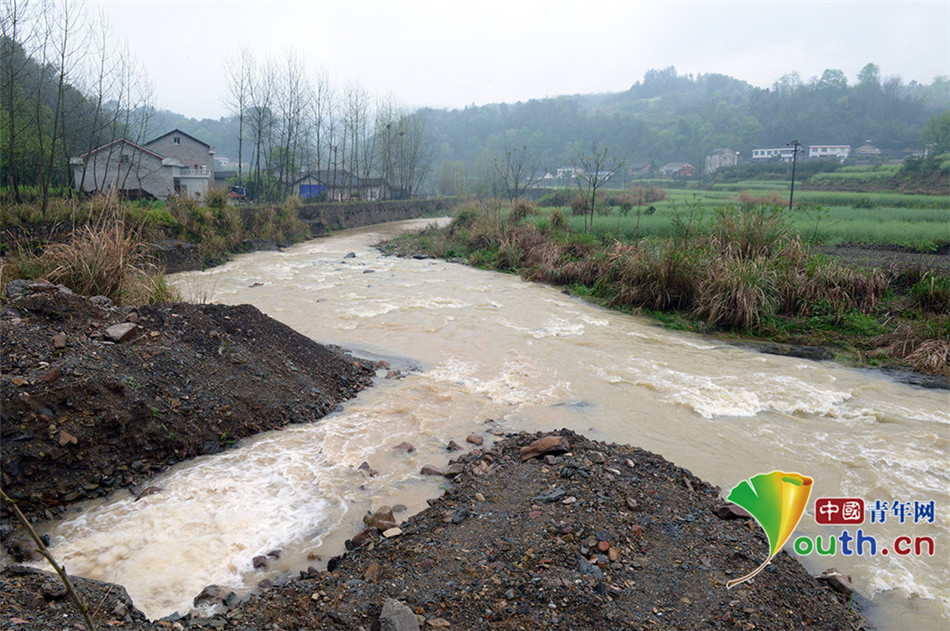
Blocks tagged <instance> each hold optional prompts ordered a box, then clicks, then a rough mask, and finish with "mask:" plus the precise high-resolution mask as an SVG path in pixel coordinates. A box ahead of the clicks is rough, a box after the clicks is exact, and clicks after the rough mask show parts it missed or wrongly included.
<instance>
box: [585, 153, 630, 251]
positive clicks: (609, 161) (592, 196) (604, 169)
mask: <svg viewBox="0 0 950 631" xmlns="http://www.w3.org/2000/svg"><path fill="white" fill-rule="evenodd" d="M623 163H624V161H623V160H619V159H616V158H610V157H609V156H608V152H607V147H604V148H603V149H598V148H597V143H594V144H593V145H591V149H590V152H585V151H578V152H577V156H576V161H575V163H574V167H575V169H577V168H579V169H580V172H579V173H577V186H578V187H579V188H580V189H581V190H582V191H584V199H585V200H586V204H587V211H588V213H589V221H587V222H586V223H587V231H588V232H590V231H591V228H592V227H593V225H594V207H595V206H596V203H597V191H598V189H600V188H601V187H602V186H603V185H604V184H606V183H607V180H609V179H610V178H611V177H613V175H614V173H615V172H617V171H619V170H620V169H621V168H623Z"/></svg>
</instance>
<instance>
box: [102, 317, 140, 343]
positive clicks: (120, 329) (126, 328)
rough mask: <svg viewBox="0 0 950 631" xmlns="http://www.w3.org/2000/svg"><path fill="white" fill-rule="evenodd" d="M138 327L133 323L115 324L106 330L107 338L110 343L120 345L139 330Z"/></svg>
mask: <svg viewBox="0 0 950 631" xmlns="http://www.w3.org/2000/svg"><path fill="white" fill-rule="evenodd" d="M138 328H139V327H138V325H137V324H133V323H132V322H123V323H122V324H113V325H112V326H110V327H109V328H108V329H106V332H105V336H106V339H107V340H109V341H110V342H115V343H116V344H119V343H121V342H124V341H126V340H127V339H129V338H130V337H132V335H134V334H135V332H136V331H137V330H138Z"/></svg>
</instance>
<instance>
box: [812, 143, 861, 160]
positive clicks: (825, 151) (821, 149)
mask: <svg viewBox="0 0 950 631" xmlns="http://www.w3.org/2000/svg"><path fill="white" fill-rule="evenodd" d="M850 155H851V145H809V146H808V158H809V159H823V158H835V159H837V160H838V161H839V162H844V161H845V160H847V159H848V156H850Z"/></svg>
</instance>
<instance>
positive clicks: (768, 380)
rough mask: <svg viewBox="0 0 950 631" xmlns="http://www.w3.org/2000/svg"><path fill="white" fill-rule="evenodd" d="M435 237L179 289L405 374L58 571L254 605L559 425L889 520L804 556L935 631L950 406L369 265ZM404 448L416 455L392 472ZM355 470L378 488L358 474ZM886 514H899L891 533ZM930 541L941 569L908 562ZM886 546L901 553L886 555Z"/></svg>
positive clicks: (76, 531) (250, 449) (710, 476)
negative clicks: (270, 584) (458, 472)
mask: <svg viewBox="0 0 950 631" xmlns="http://www.w3.org/2000/svg"><path fill="white" fill-rule="evenodd" d="M425 223H426V221H416V222H402V223H399V224H387V225H384V226H375V227H370V228H364V229H359V230H354V231H347V232H341V233H339V234H337V235H334V236H333V237H331V238H326V239H320V240H315V241H311V242H307V243H304V244H301V245H298V246H295V247H293V248H290V249H287V250H285V251H282V252H259V253H254V254H248V255H242V256H240V257H237V258H236V259H235V260H234V261H232V262H231V263H228V264H226V265H224V266H221V267H219V268H215V269H213V270H209V271H207V272H193V273H185V274H178V275H175V276H173V277H172V281H173V282H174V284H175V286H176V287H177V288H178V289H179V290H180V291H181V292H182V293H183V294H184V296H185V297H186V298H188V297H190V298H193V299H204V300H208V299H210V300H213V301H216V302H222V303H228V304H240V303H250V304H253V305H255V306H257V307H258V308H260V309H261V310H262V311H264V312H265V313H267V314H268V315H270V316H272V317H274V318H276V319H278V320H280V321H282V322H284V323H286V324H288V325H290V326H292V327H293V328H295V329H297V330H298V331H301V332H302V333H304V334H306V335H308V336H310V337H312V338H313V339H315V340H317V341H320V342H323V343H330V344H337V345H340V346H342V347H345V348H348V349H352V350H353V351H354V352H356V353H359V354H362V355H365V356H369V357H374V358H385V359H387V360H388V361H390V363H391V365H392V367H393V369H394V370H395V369H398V370H400V371H401V373H402V375H403V377H402V378H398V379H381V380H380V383H379V385H378V386H377V387H375V388H373V389H370V390H368V391H365V392H363V393H361V394H360V395H359V397H358V398H357V399H355V400H353V401H351V402H350V403H348V404H346V405H345V406H344V408H343V409H342V410H340V411H338V412H336V413H334V414H333V415H331V416H329V417H327V418H326V419H324V420H323V421H322V422H319V423H316V424H313V425H308V426H294V427H290V428H288V429H284V430H282V431H279V432H274V433H270V434H265V435H263V436H259V437H257V438H255V439H252V440H248V441H246V442H245V443H243V444H242V445H240V446H239V447H238V448H236V449H233V450H230V451H228V452H226V453H222V454H218V455H215V456H210V457H204V458H200V459H197V460H195V461H192V462H188V463H183V464H181V465H179V466H178V467H176V468H175V469H173V470H171V471H169V472H168V473H166V474H164V475H163V476H162V477H161V479H160V480H158V481H155V482H154V483H155V484H158V485H160V486H162V487H164V488H165V489H166V492H165V493H162V494H160V495H156V496H154V499H155V501H149V502H145V501H143V502H140V503H138V504H134V505H133V502H132V498H130V497H124V496H116V497H113V498H110V499H109V500H108V501H106V502H99V503H96V504H90V505H88V506H86V507H85V509H84V510H83V511H82V512H80V513H78V514H74V515H71V516H70V518H69V519H68V520H66V521H63V522H60V523H58V524H56V525H55V527H54V528H53V530H52V531H51V534H52V535H53V543H54V548H53V552H54V554H55V555H56V556H57V557H58V558H59V559H60V560H61V561H62V562H63V563H64V564H65V566H66V567H67V568H69V570H70V572H71V573H76V574H80V575H84V576H89V577H93V578H98V579H102V580H107V581H114V582H118V583H121V584H123V585H125V586H126V587H127V588H128V590H129V592H130V594H131V595H132V597H133V599H134V600H135V602H136V604H137V605H138V606H139V607H140V608H141V609H142V610H143V611H145V612H146V614H147V615H149V617H152V618H155V617H161V616H165V615H168V614H170V613H172V612H174V611H179V612H184V611H187V610H188V609H189V608H190V604H191V600H192V598H193V597H194V596H195V595H196V594H197V593H198V592H199V591H200V590H201V589H202V588H203V587H204V586H206V585H208V584H211V583H216V584H219V585H226V586H228V587H229V588H230V589H233V590H235V591H237V592H238V593H244V592H246V591H247V590H249V589H250V586H252V585H256V584H257V582H259V581H260V580H262V579H263V578H266V577H272V576H275V575H279V574H280V573H281V572H292V571H295V570H298V569H301V568H305V567H306V566H307V565H318V566H319V561H318V560H317V558H318V557H320V558H322V559H324V560H325V559H327V558H329V557H330V556H333V555H335V554H339V553H340V551H341V550H342V548H343V543H342V542H343V540H344V539H346V538H348V537H351V536H352V535H353V534H354V533H355V532H356V531H357V530H358V528H359V524H360V523H361V521H360V518H361V516H362V514H363V513H364V512H365V511H366V510H367V509H369V508H371V507H374V506H377V505H379V504H381V503H386V504H390V505H392V504H396V503H401V504H405V505H406V506H408V507H409V510H410V512H411V511H417V510H420V509H422V508H423V507H424V506H425V500H426V499H427V498H429V497H434V496H436V495H437V494H438V493H439V492H440V489H439V486H438V484H437V483H436V482H433V481H432V480H431V479H422V478H421V477H420V476H419V475H418V471H419V468H420V467H421V466H422V465H423V464H426V463H431V464H436V465H443V464H445V462H446V461H447V459H448V454H447V452H446V451H445V449H444V447H445V444H446V443H447V442H448V441H449V440H455V441H456V442H459V443H463V442H464V438H465V436H466V435H468V434H469V433H471V432H472V431H481V432H485V431H486V430H488V429H491V428H495V429H497V430H500V431H507V430H512V431H515V430H528V431H536V430H553V429H557V428H561V427H568V428H571V429H573V430H575V431H578V432H581V433H584V434H587V435H588V436H590V437H592V438H597V439H602V440H609V441H613V442H618V443H626V444H631V445H637V446H640V447H643V448H646V449H649V450H651V451H655V452H657V453H660V454H662V455H663V456H665V457H666V458H668V459H670V460H672V461H673V462H675V463H676V464H678V465H680V466H682V467H685V468H687V469H690V470H691V471H692V472H693V473H695V474H696V475H698V476H700V477H702V478H704V479H706V480H708V481H709V482H711V483H713V484H716V485H719V486H721V487H722V488H723V489H725V490H728V489H730V488H731V487H732V486H734V485H735V484H737V483H738V482H739V481H741V480H743V479H745V478H748V477H750V476H753V475H755V474H757V473H762V472H768V471H772V470H774V469H780V470H783V471H795V472H800V473H802V474H804V475H808V476H811V477H813V478H814V479H815V483H814V490H813V491H812V501H814V499H815V498H819V497H857V498H863V499H865V500H866V501H868V502H870V503H871V506H872V507H873V506H874V505H875V502H878V501H880V502H881V503H882V504H881V506H880V507H881V508H883V503H884V502H886V503H887V507H888V511H887V512H886V513H885V512H884V511H883V510H882V511H880V512H878V513H876V514H875V515H874V517H875V520H874V522H873V523H872V522H871V515H868V517H867V519H866V520H865V522H864V524H863V526H862V528H863V533H864V535H865V536H873V537H874V538H875V541H876V542H877V548H878V549H877V554H875V555H873V556H872V555H870V554H869V553H868V552H869V550H870V546H867V547H865V548H864V550H865V554H863V555H858V554H852V555H845V554H843V553H842V550H841V549H840V547H839V548H838V549H837V551H836V554H835V555H818V554H815V553H813V554H811V555H806V556H802V557H800V558H801V559H802V562H803V563H804V564H805V565H806V567H808V569H809V570H811V571H813V572H815V573H817V572H820V571H821V570H823V569H825V568H827V567H831V566H834V567H837V568H839V569H841V570H843V571H845V572H846V573H848V574H850V575H851V576H852V577H853V579H854V583H855V585H856V586H857V587H858V589H859V591H860V592H861V593H862V594H863V595H864V596H866V597H868V598H870V599H871V601H872V603H873V604H874V607H873V609H872V610H871V611H870V612H869V615H870V617H871V619H872V621H873V622H874V623H875V624H877V625H879V626H880V627H881V628H894V629H897V628H913V629H944V628H946V626H947V624H948V621H947V618H946V616H947V615H948V610H950V562H948V555H947V548H948V547H950V467H948V464H950V457H948V453H950V394H948V393H947V392H946V391H935V390H925V389H920V388H915V387H911V386H907V385H902V384H899V383H894V382H892V381H890V380H888V379H886V378H883V377H882V376H880V375H878V374H876V373H874V372H871V371H859V370H853V369H849V368H845V367H842V366H839V365H836V364H833V363H829V362H821V363H818V362H811V361H806V360H801V359H792V358H785V357H776V356H769V355H763V354H758V353H755V352H752V351H749V350H744V349H739V348H734V347H731V346H728V345H724V344H721V343H719V342H715V341H709V340H707V339H704V338H702V337H700V336H696V335H690V334H686V333H678V332H671V331H667V330H664V329H662V328H659V327H657V326H655V325H654V324H652V323H651V322H649V321H647V320H644V319H640V318H636V317H631V316H628V315H623V314H620V313H614V312H611V311H608V310H605V309H601V308H598V307H596V306H592V305H590V304H587V303H585V302H584V301H582V300H580V299H577V298H573V297H570V296H567V295H565V294H563V293H562V292H561V291H560V290H559V289H557V288H553V287H547V286H543V285H538V284H530V283H526V282H523V281H521V280H520V279H519V278H517V277H516V276H511V275H505V274H498V273H491V272H485V271H480V270H476V269H472V268H469V267H466V266H464V265H458V264H453V263H448V262H445V261H440V260H412V259H398V258H395V257H384V256H382V255H381V254H380V253H379V252H378V251H377V250H375V249H374V248H373V244H375V243H378V242H379V241H381V240H383V239H385V238H387V237H388V236H390V235H394V234H396V233H397V232H399V231H400V230H405V229H408V228H413V227H421V226H423V225H425ZM489 419H491V420H492V421H493V422H491V423H488V424H487V425H486V422H487V421H489ZM403 441H408V442H410V443H412V444H413V445H415V446H416V451H415V452H414V453H412V454H410V455H409V456H408V457H406V456H400V457H394V455H393V452H392V447H393V446H394V445H396V444H398V443H401V442H403ZM364 461H366V462H368V463H369V464H370V465H371V466H372V467H373V468H374V469H376V470H378V471H379V472H380V475H379V476H378V477H376V478H367V477H365V476H363V475H362V474H361V473H360V472H358V471H357V470H356V467H358V466H359V465H360V464H361V463H362V462H364ZM149 499H153V498H149ZM930 502H933V506H934V508H935V510H934V512H933V514H932V521H931V519H930V518H929V517H928V515H927V511H926V507H927V506H929V505H930V504H929V503H930ZM895 504H897V505H898V506H901V507H904V508H905V509H907V510H908V511H909V512H907V513H905V518H904V522H903V523H901V521H900V516H899V512H900V511H899V510H898V511H894V510H893V507H894V505H895ZM812 505H813V504H812ZM812 505H810V506H809V509H808V510H809V513H810V511H811V510H812ZM915 507H917V509H918V510H917V511H916V513H919V514H915V510H914V508H915ZM882 515H883V517H884V519H883V521H881V519H880V517H881V516H882ZM844 528H845V527H843V526H837V527H832V526H819V525H817V524H816V523H815V518H814V516H813V515H812V514H806V515H805V517H804V518H803V519H802V521H801V523H800V525H799V527H798V530H797V531H796V537H797V536H806V537H810V538H812V539H814V538H815V537H818V536H821V537H823V538H824V540H825V541H827V540H828V538H829V536H831V535H835V536H837V535H839V534H840V533H841V531H842V529H844ZM849 528H850V530H851V533H852V535H854V534H855V533H856V528H851V527H849ZM904 537H906V538H907V539H903V538H904ZM899 538H900V541H898V539H899ZM928 538H929V539H931V540H933V542H934V543H935V552H936V554H935V555H934V556H929V555H928V554H925V552H927V551H928V550H927V549H926V546H924V548H922V549H921V552H922V553H924V554H920V555H917V554H915V553H913V542H919V541H923V542H926V541H927V540H928ZM907 541H909V542H911V543H910V545H905V544H906V542H907ZM895 544H899V545H898V547H900V548H901V549H902V550H903V549H907V548H910V549H911V554H907V555H900V554H896V553H891V554H888V555H884V554H882V553H881V551H882V549H883V548H890V549H891V550H894V549H895V547H894V546H895ZM790 548H791V546H788V549H790ZM275 549H279V550H281V551H282V555H281V557H280V559H279V560H277V561H275V562H274V563H273V564H272V565H271V566H269V568H268V570H267V572H261V571H257V570H254V568H253V564H252V559H253V557H254V556H257V555H260V554H267V552H269V551H272V550H275Z"/></svg>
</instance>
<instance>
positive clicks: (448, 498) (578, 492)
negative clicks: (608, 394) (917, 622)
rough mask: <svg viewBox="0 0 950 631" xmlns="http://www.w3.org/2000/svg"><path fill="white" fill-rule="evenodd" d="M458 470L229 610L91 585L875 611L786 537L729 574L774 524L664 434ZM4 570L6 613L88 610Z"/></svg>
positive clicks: (183, 625)
mask: <svg viewBox="0 0 950 631" xmlns="http://www.w3.org/2000/svg"><path fill="white" fill-rule="evenodd" d="M538 440H541V441H542V442H541V443H537V442H536V441H538ZM476 442H477V441H476ZM531 445H535V448H531ZM444 474H445V475H446V476H447V478H448V479H451V485H450V486H449V488H448V490H447V492H446V493H445V495H443V496H442V497H441V498H439V499H437V500H434V501H432V503H431V504H432V505H431V506H430V508H428V509H427V510H425V511H423V512H422V513H420V514H418V515H416V516H414V517H411V518H409V519H408V520H406V521H405V522H403V523H400V524H396V525H394V524H393V523H392V521H394V518H393V516H392V512H391V510H389V509H388V507H379V509H380V510H379V511H377V514H376V517H375V521H374V519H373V518H371V517H369V516H368V518H367V520H366V521H367V522H368V527H367V529H366V530H365V531H363V532H359V533H357V532H354V533H353V538H352V539H351V540H350V541H349V542H348V548H350V551H349V552H347V553H346V554H345V555H343V556H341V557H336V558H333V559H330V560H329V561H328V562H327V563H326V564H325V565H324V563H322V562H317V561H315V565H317V567H311V568H308V569H306V570H303V571H301V573H300V575H299V576H295V577H287V578H286V580H285V581H282V582H281V581H278V582H277V583H278V584H277V585H274V584H270V583H268V584H266V585H264V586H262V590H261V592H260V593H258V594H257V595H254V596H252V597H251V598H250V599H248V600H247V601H245V602H243V603H239V602H236V599H235V598H234V597H233V595H231V594H226V593H224V590H220V589H217V588H215V587H214V586H209V587H208V588H207V589H206V590H205V591H204V592H203V593H202V595H200V597H198V598H196V602H197V603H200V604H203V605H205V606H208V605H214V606H215V610H216V613H214V615H210V616H202V615H199V614H197V613H193V614H191V615H188V616H185V617H184V618H177V617H175V618H174V619H167V620H163V621H156V622H147V621H144V620H142V619H141V616H140V615H138V614H137V612H136V611H135V610H134V608H133V606H132V603H130V602H129V601H128V597H127V596H126V595H125V594H124V591H123V590H121V589H115V588H111V589H110V587H109V586H107V585H104V584H100V583H94V582H89V581H80V590H81V591H82V592H83V593H84V594H85V596H86V598H87V600H88V601H89V602H90V603H95V605H96V608H97V612H96V615H97V618H96V620H97V624H101V625H103V627H105V626H106V625H107V624H111V625H113V626H117V627H119V628H124V629H168V628H175V629H235V630H252V629H253V630H265V629H266V630H280V629H286V630H290V629H353V630H357V629H366V630H376V629H384V630H394V629H400V630H405V629H439V628H447V629H486V628H499V629H597V630H602V629H603V630H607V629H651V630H655V629H705V628H710V629H742V630H747V631H751V630H754V629H769V630H783V629H789V630H790V629H843V630H854V629H860V628H862V625H863V622H862V620H861V618H860V617H859V616H858V615H857V614H856V613H855V612H854V611H853V609H852V608H851V607H849V606H848V603H849V600H848V597H847V596H845V595H844V594H841V593H838V592H837V591H834V590H833V589H831V587H829V586H828V585H827V584H825V583H822V582H819V581H818V580H816V579H815V578H813V577H811V576H810V575H809V574H808V573H807V572H806V571H805V570H804V568H803V567H802V566H801V565H800V564H799V563H798V562H797V561H795V560H793V559H791V558H790V557H788V556H787V555H785V554H784V553H780V554H779V555H778V556H777V557H776V558H775V559H773V561H772V563H771V564H770V565H769V566H768V568H767V569H766V570H765V571H764V572H762V573H761V574H759V575H758V576H757V577H756V578H755V579H754V580H753V581H751V582H749V583H745V584H743V585H740V586H738V587H736V588H734V589H732V590H727V589H726V587H725V583H726V582H727V581H728V580H729V579H731V578H735V577H738V576H741V575H743V574H745V573H746V572H748V571H750V570H751V569H753V568H755V567H757V566H758V565H759V563H761V561H762V560H764V559H765V558H766V557H767V555H768V544H767V542H766V539H765V536H764V535H763V534H762V533H761V531H760V529H759V527H758V526H757V525H756V524H755V523H754V522H752V521H751V520H748V519H743V518H738V519H724V518H722V517H720V516H719V514H717V513H718V512H721V508H722V505H723V502H722V500H721V499H720V493H719V490H718V489H716V488H713V487H710V486H709V485H708V484H706V483H705V482H703V481H702V480H700V479H698V478H696V477H695V476H693V475H692V474H691V473H690V472H689V471H686V470H684V469H681V468H678V467H676V466H674V465H673V464H671V463H669V462H667V461H665V460H664V459H662V458H661V457H659V456H657V455H655V454H652V453H650V452H647V451H643V450H640V449H637V448H632V447H626V446H618V445H610V444H604V443H598V442H594V441H590V440H587V439H585V438H584V437H582V436H579V435H576V434H573V433H571V432H569V431H566V430H562V431H561V432H559V433H558V435H557V436H546V437H545V436H541V435H523V434H522V435H515V436H510V437H508V438H507V439H505V440H502V441H500V442H498V443H495V444H494V445H491V446H488V445H487V443H486V445H485V447H484V448H478V449H473V450H472V451H469V452H467V453H464V454H462V455H461V456H460V457H459V458H458V459H457V462H456V464H455V465H451V466H450V467H449V468H447V469H446V470H445V471H444ZM0 587H2V589H0V627H2V628H31V629H61V628H67V627H68V628H75V624H76V623H78V622H79V621H80V619H79V616H78V614H76V613H75V609H74V607H72V605H71V604H70V603H69V602H67V600H66V599H65V597H64V596H63V595H61V592H60V591H57V581H56V580H55V579H52V578H50V577H49V576H48V575H42V574H37V573H33V572H30V573H23V572H20V571H18V570H16V569H15V568H14V569H8V570H7V571H6V572H4V573H3V574H2V575H0Z"/></svg>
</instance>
